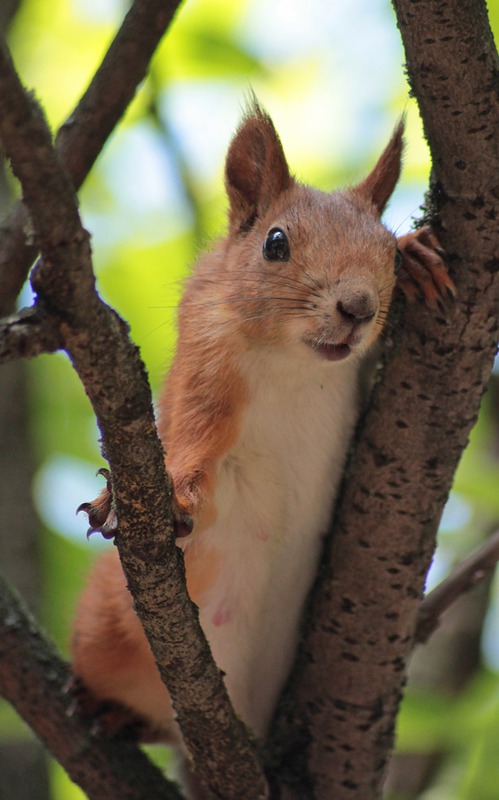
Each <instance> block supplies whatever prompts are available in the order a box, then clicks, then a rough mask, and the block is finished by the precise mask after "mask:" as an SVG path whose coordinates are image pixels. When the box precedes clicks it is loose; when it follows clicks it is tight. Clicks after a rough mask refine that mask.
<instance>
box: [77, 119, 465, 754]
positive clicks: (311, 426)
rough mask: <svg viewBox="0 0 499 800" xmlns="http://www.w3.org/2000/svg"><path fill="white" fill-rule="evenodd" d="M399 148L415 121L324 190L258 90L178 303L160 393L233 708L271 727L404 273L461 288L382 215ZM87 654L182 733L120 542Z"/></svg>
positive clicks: (164, 731) (112, 693) (92, 618)
mask: <svg viewBox="0 0 499 800" xmlns="http://www.w3.org/2000/svg"><path fill="white" fill-rule="evenodd" d="M402 149H403V123H402V122H401V123H399V125H398V126H397V127H396V129H395V132H394V134H393V136H392V138H391V140H390V142H389V143H388V145H387V147H386V149H385V150H384V152H383V154H382V155H381V157H380V159H379V160H378V162H377V164H376V165H375V167H374V169H373V170H372V172H371V173H370V174H369V175H368V176H367V178H365V179H364V180H363V181H361V182H360V183H359V184H357V185H355V186H353V187H350V188H347V189H344V190H342V191H335V192H333V193H325V192H322V191H319V190H317V189H313V188H311V187H309V186H305V185H303V184H302V183H300V182H298V181H297V180H296V179H295V178H294V177H293V176H292V175H291V174H290V171H289V168H288V164H287V162H286V158H285V156H284V152H283V149H282V145H281V142H280V140H279V137H278V135H277V133H276V131H275V129H274V126H273V123H272V121H271V119H270V118H269V117H268V116H267V114H266V113H264V112H263V111H262V110H261V109H260V108H259V106H258V105H257V104H256V103H255V104H254V105H253V106H252V107H251V109H250V110H249V112H248V113H247V115H246V117H245V118H244V119H243V121H242V123H241V125H240V127H239V129H238V131H237V133H236V134H235V136H234V138H233V140H232V142H231V145H230V148H229V151H228V154H227V159H226V167H225V182H226V189H227V194H228V199H229V227H228V234H227V235H226V236H225V238H222V239H220V240H219V241H218V242H217V243H216V244H215V246H214V248H213V249H212V250H211V251H210V252H208V253H206V254H205V255H203V256H202V257H201V258H200V260H199V261H198V263H197V264H196V266H195V268H194V271H193V273H192V275H191V277H190V278H189V279H188V280H187V282H186V286H185V292H184V295H183V299H182V301H181V303H180V307H179V313H178V331H179V335H178V344H177V349H176V353H175V357H174V360H173V363H172V366H171V369H170V371H169V374H168V376H167V378H166V381H165V384H164V388H163V391H162V393H161V396H160V399H159V403H158V411H159V431H160V435H161V438H162V441H163V444H164V446H165V451H166V452H167V456H166V464H167V467H168V470H169V472H170V474H171V477H172V480H173V486H174V493H175V512H176V517H177V519H178V521H179V524H178V532H179V538H178V546H179V547H181V548H182V550H183V553H184V557H185V566H186V574H187V585H188V589H189V592H190V595H191V598H192V599H193V600H194V602H195V603H196V604H197V605H198V606H199V613H200V620H201V624H202V626H203V629H204V631H205V634H206V636H207V638H208V640H209V642H210V645H211V649H212V652H213V655H214V657H215V660H216V662H217V663H218V665H219V667H220V668H221V669H222V670H223V672H224V673H225V683H226V685H227V689H228V692H229V695H230V697H231V699H232V702H233V704H234V707H235V709H236V711H237V713H238V714H239V715H240V716H241V717H242V718H243V719H244V720H245V722H246V723H247V724H248V725H249V726H250V728H251V729H252V730H253V731H254V733H255V734H256V735H257V736H260V737H264V736H265V734H266V732H267V730H268V726H269V723H270V720H271V717H272V713H273V711H274V708H275V706H276V702H277V699H278V696H279V693H280V691H281V689H282V688H283V684H284V682H285V680H286V678H287V676H288V673H289V670H290V666H291V663H292V660H293V654H294V652H295V649H296V646H297V641H298V630H299V625H300V617H301V613H302V609H303V606H304V601H305V598H306V596H307V593H308V592H309V589H310V587H311V584H312V582H313V580H314V576H315V574H316V571H317V566H318V561H319V558H320V554H321V548H322V543H323V538H324V535H325V533H326V531H327V528H328V523H329V520H330V517H331V512H332V507H333V504H334V500H335V495H336V492H337V488H338V484H339V481H340V478H341V476H342V472H343V469H344V464H345V458H346V453H347V450H348V446H349V442H350V439H351V436H352V431H353V428H354V426H355V423H356V420H357V416H358V413H359V408H360V400H359V383H360V378H361V374H362V370H363V366H364V364H365V355H366V354H367V353H368V351H369V349H370V348H371V347H372V345H373V343H374V342H375V341H376V339H377V338H378V337H379V335H380V333H381V331H382V330H383V326H384V323H385V320H386V316H387V312H388V308H389V306H390V302H391V299H392V295H393V292H394V289H395V286H396V284H397V283H398V285H399V287H400V288H401V289H402V290H403V292H404V293H405V294H406V295H407V296H408V297H409V298H413V297H419V298H420V299H423V300H424V301H425V302H426V304H427V305H429V306H435V305H436V304H441V302H442V300H445V299H446V298H447V297H450V296H452V295H453V293H454V287H453V283H452V281H451V279H450V278H449V276H448V274H447V271H446V268H445V266H444V263H443V261H442V257H441V256H442V252H441V250H440V249H439V245H438V242H437V240H436V239H435V237H434V235H433V234H432V233H431V231H429V229H428V228H423V229H421V230H420V231H417V232H415V233H411V234H409V235H407V236H404V237H402V238H401V239H398V240H397V239H396V237H395V236H394V234H393V233H391V232H390V231H388V230H387V229H386V228H385V227H384V226H383V224H382V223H381V221H380V216H381V214H382V212H383V210H384V208H385V206H386V204H387V202H388V200H389V198H390V196H391V194H392V192H393V189H394V187H395V184H396V183H397V180H398V177H399V174H400V169H401V154H402ZM110 498H111V495H110V489H109V488H108V489H106V490H104V492H103V494H102V495H101V497H100V498H98V500H97V501H95V502H94V503H93V504H84V508H85V510H86V511H88V512H89V519H90V523H91V526H92V527H93V528H94V529H99V530H103V531H104V532H106V531H107V535H112V532H113V525H114V524H115V520H114V517H113V515H112V510H111V509H110ZM108 514H109V515H110V516H109V517H108ZM180 534H182V535H181V536H180ZM73 664H74V671H75V674H76V675H77V676H78V677H79V678H80V679H81V680H82V681H83V683H84V684H85V686H86V687H88V689H89V690H90V692H91V693H92V695H93V696H94V697H95V698H97V699H99V700H103V701H104V700H115V701H119V703H121V704H123V705H124V706H125V707H127V708H129V709H130V710H131V711H132V712H133V714H135V715H137V717H138V718H142V719H145V720H147V721H148V724H149V726H150V729H151V730H152V729H154V730H155V732H156V734H155V738H156V739H163V740H164V741H169V742H173V743H175V742H176V743H179V742H180V734H179V732H178V729H177V725H176V723H175V721H174V714H173V710H172V707H171V703H170V700H169V696H168V692H167V690H166V688H165V687H164V685H163V684H162V683H161V680H160V678H159V675H158V672H157V669H156V666H155V663H154V659H153V656H152V653H151V651H150V649H149V645H148V643H147V640H146V638H145V635H144V633H143V630H142V627H141V625H140V622H139V620H138V618H137V617H136V615H135V613H134V610H133V607H132V600H131V597H130V595H129V593H128V590H127V588H126V584H125V579H124V577H123V573H122V571H121V566H120V563H119V559H118V555H117V553H116V552H115V551H113V552H109V553H107V554H106V555H105V556H104V557H103V558H101V559H100V560H99V561H98V562H97V564H96V566H95V568H94V571H93V573H92V574H91V576H90V581H89V584H88V586H87V588H86V589H85V591H84V592H83V595H82V597H81V600H80V605H79V610H78V612H77V617H76V621H75V625H74V638H73Z"/></svg>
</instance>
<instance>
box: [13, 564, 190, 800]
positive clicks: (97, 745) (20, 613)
mask: <svg viewBox="0 0 499 800" xmlns="http://www.w3.org/2000/svg"><path fill="white" fill-rule="evenodd" d="M69 678H70V672H69V669H68V666H67V664H65V663H64V662H63V661H61V659H60V658H59V656H58V655H57V653H56V652H55V650H54V648H53V646H52V645H51V644H50V643H49V642H48V641H47V640H46V639H45V637H44V636H43V634H42V633H41V631H40V630H39V629H38V628H37V625H36V623H35V621H34V619H33V617H31V615H30V614H29V611H28V610H27V609H26V608H25V606H24V605H23V603H22V601H21V600H20V599H19V598H18V597H17V596H16V595H15V593H14V592H13V591H12V590H11V589H9V587H8V586H7V584H6V583H5V581H4V580H3V578H1V577H0V695H1V696H2V697H4V698H5V699H6V700H8V701H9V702H11V703H12V704H13V705H14V706H15V707H16V709H17V710H18V712H19V713H20V714H21V716H22V717H23V719H24V720H25V721H26V722H27V723H28V725H30V727H31V728H33V730H34V731H35V733H36V734H37V735H38V736H39V737H40V738H41V739H42V741H44V742H45V743H46V744H47V746H48V748H49V750H50V752H51V753H52V755H53V756H54V758H56V759H57V760H58V761H59V762H60V763H61V764H62V765H63V766H64V767H65V769H66V770H67V772H68V774H69V776H70V777H71V778H72V780H73V781H75V783H77V784H78V785H79V786H81V788H82V789H83V790H84V791H85V792H86V794H87V795H88V797H89V798H90V800H102V798H103V797H106V798H110V800H111V799H112V798H116V800H118V798H119V800H121V799H122V798H123V800H152V798H154V800H181V795H180V794H179V792H178V791H177V789H176V787H175V786H174V785H173V784H171V783H168V782H167V781H165V779H164V777H163V775H162V774H161V772H160V771H159V770H158V769H157V768H156V767H155V766H153V764H151V763H150V761H149V760H148V759H147V757H146V756H145V755H144V754H143V753H142V752H141V751H140V750H139V749H138V748H137V747H136V746H135V745H134V744H133V743H131V742H124V741H117V740H108V739H102V738H99V737H98V736H96V735H95V734H94V733H93V732H92V729H91V725H90V722H85V721H83V720H81V719H80V718H79V717H78V716H76V715H75V714H73V713H72V710H71V709H72V704H73V698H72V697H71V695H70V694H69V693H68V691H67V689H66V688H65V687H67V685H68V681H69Z"/></svg>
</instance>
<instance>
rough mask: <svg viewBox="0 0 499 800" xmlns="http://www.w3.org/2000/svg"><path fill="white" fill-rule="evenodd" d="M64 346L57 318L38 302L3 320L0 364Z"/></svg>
mask: <svg viewBox="0 0 499 800" xmlns="http://www.w3.org/2000/svg"><path fill="white" fill-rule="evenodd" d="M61 346H62V340H61V336H60V334H59V329H58V326H57V325H56V324H54V320H53V318H51V317H50V316H48V315H47V314H45V313H44V312H43V311H41V310H40V309H38V308H36V307H35V306H34V307H33V308H25V309H23V310H22V311H20V312H19V314H15V315H13V316H11V317H7V318H6V319H4V320H0V364H3V363H5V362H7V361H13V360H15V359H17V358H33V356H38V355H40V354H41V353H54V352H55V351H56V350H59V349H60V348H61Z"/></svg>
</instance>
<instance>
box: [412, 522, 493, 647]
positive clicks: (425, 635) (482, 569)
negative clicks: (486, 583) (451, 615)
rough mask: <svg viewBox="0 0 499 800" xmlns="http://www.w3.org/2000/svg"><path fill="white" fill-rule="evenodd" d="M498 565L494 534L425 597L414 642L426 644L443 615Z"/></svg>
mask: <svg viewBox="0 0 499 800" xmlns="http://www.w3.org/2000/svg"><path fill="white" fill-rule="evenodd" d="M498 561H499V531H496V533H494V534H493V535H492V536H491V537H490V538H489V539H487V541H486V542H484V544H482V545H480V547H478V548H477V549H476V550H475V551H474V552H473V553H471V554H470V555H469V556H468V558H465V559H464V561H462V562H461V564H458V566H457V567H456V568H455V570H453V572H451V574H450V575H449V576H448V577H447V578H445V580H443V581H442V582H441V583H439V585H438V586H436V587H435V589H433V590H432V591H431V592H430V593H429V594H428V595H427V596H426V597H425V599H424V600H423V602H422V603H421V605H420V607H419V611H418V617H417V623H416V632H415V635H414V639H415V642H417V643H422V642H426V641H427V640H428V639H429V638H430V636H431V635H432V633H433V632H434V631H435V630H436V629H437V628H438V625H439V623H440V617H441V616H442V614H443V613H444V611H446V610H447V609H448V608H449V607H450V606H451V605H452V604H453V603H455V601H456V600H458V598H459V597H461V596H462V595H463V594H464V593H465V592H469V590H470V589H473V587H474V586H476V585H477V583H478V582H479V581H481V580H483V579H484V578H486V577H487V576H488V575H490V573H491V572H492V570H493V569H495V567H496V565H497V562H498Z"/></svg>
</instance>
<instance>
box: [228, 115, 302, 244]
mask: <svg viewBox="0 0 499 800" xmlns="http://www.w3.org/2000/svg"><path fill="white" fill-rule="evenodd" d="M291 183H292V178H291V176H290V174H289V168H288V165H287V162H286V158H285V156H284V152H283V149H282V145H281V142H280V139H279V137H278V135H277V133H276V130H275V128H274V125H273V122H272V120H271V119H270V117H269V116H268V115H267V114H265V113H264V112H263V111H262V109H261V108H260V107H259V105H258V103H257V102H256V100H253V102H252V105H251V108H250V109H249V111H248V114H247V116H246V117H245V119H243V121H242V123H241V125H240V127H239V129H238V131H237V133H236V135H235V136H234V138H233V140H232V142H231V145H230V147H229V152H228V153H227V159H226V162H225V186H226V189H227V195H228V197H229V204H230V209H229V222H230V228H231V230H232V231H248V230H250V228H251V227H252V225H253V223H254V222H255V220H256V218H257V217H258V216H260V215H262V214H264V213H265V212H266V211H267V210H268V208H269V207H270V205H271V203H272V202H273V201H274V200H276V199H277V197H278V196H279V195H280V194H281V192H283V191H285V189H287V188H288V187H289V186H290V185H291Z"/></svg>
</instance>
